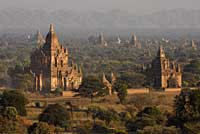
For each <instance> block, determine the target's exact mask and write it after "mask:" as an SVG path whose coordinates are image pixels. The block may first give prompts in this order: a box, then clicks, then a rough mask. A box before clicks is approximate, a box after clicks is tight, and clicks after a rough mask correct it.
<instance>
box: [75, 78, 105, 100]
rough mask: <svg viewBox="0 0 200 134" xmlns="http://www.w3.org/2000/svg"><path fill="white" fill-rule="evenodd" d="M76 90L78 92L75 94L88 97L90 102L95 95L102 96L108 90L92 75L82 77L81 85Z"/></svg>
mask: <svg viewBox="0 0 200 134" xmlns="http://www.w3.org/2000/svg"><path fill="white" fill-rule="evenodd" d="M76 92H78V94H77V96H81V97H87V98H90V99H91V102H93V98H95V97H102V96H105V95H107V94H108V90H107V89H106V88H105V86H104V85H103V83H102V82H101V80H100V79H98V78H97V77H94V76H88V77H86V78H84V79H83V82H82V85H81V86H80V88H79V89H78V90H77V91H76Z"/></svg>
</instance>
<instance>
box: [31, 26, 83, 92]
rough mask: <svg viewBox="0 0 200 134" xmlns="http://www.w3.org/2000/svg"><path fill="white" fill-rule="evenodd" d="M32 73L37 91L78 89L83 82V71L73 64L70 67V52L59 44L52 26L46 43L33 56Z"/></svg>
mask: <svg viewBox="0 0 200 134" xmlns="http://www.w3.org/2000/svg"><path fill="white" fill-rule="evenodd" d="M30 69H31V73H32V74H33V76H34V89H35V91H42V92H51V91H54V90H55V89H56V88H62V89H63V90H64V91H67V90H72V89H77V88H79V85H80V84H81V82H82V70H81V68H79V67H78V66H77V64H75V63H73V62H72V64H71V65H68V50H67V48H64V47H63V45H61V44H60V43H59V40H58V37H57V35H56V33H55V31H54V27H53V25H52V24H51V25H50V29H49V32H48V34H47V36H46V40H45V43H44V44H43V45H39V46H38V47H37V48H36V50H35V51H34V52H33V53H32V54H31V64H30Z"/></svg>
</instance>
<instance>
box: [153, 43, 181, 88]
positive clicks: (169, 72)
mask: <svg viewBox="0 0 200 134" xmlns="http://www.w3.org/2000/svg"><path fill="white" fill-rule="evenodd" d="M152 72H153V74H152V77H153V81H152V83H153V86H154V87H155V88H157V89H160V88H168V87H170V86H173V87H179V88H180V87H181V84H182V73H181V68H180V65H175V62H172V63H170V61H169V59H168V58H166V56H165V52H164V50H163V48H162V46H160V49H159V50H158V53H157V57H156V58H155V59H154V60H153V62H152Z"/></svg>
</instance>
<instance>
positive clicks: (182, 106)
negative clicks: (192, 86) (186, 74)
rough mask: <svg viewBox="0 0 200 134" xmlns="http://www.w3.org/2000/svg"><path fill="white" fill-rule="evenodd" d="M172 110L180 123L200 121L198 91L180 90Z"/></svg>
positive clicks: (199, 91) (199, 93)
mask: <svg viewBox="0 0 200 134" xmlns="http://www.w3.org/2000/svg"><path fill="white" fill-rule="evenodd" d="M174 109H175V112H176V116H177V118H178V119H180V120H182V121H190V120H199V119H200V90H189V89H187V90H182V92H181V93H180V95H178V96H176V98H175V104H174Z"/></svg>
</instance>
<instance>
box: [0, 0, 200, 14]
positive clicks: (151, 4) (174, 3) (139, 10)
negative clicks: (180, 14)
mask: <svg viewBox="0 0 200 134" xmlns="http://www.w3.org/2000/svg"><path fill="white" fill-rule="evenodd" d="M199 5H200V0H0V9H3V8H25V9H26V8H28V9H43V10H58V9H66V10H74V11H94V10H95V11H110V10H122V11H129V12H132V13H135V14H146V13H151V12H157V11H161V10H162V11H163V10H170V9H180V8H183V9H200V6H199Z"/></svg>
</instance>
